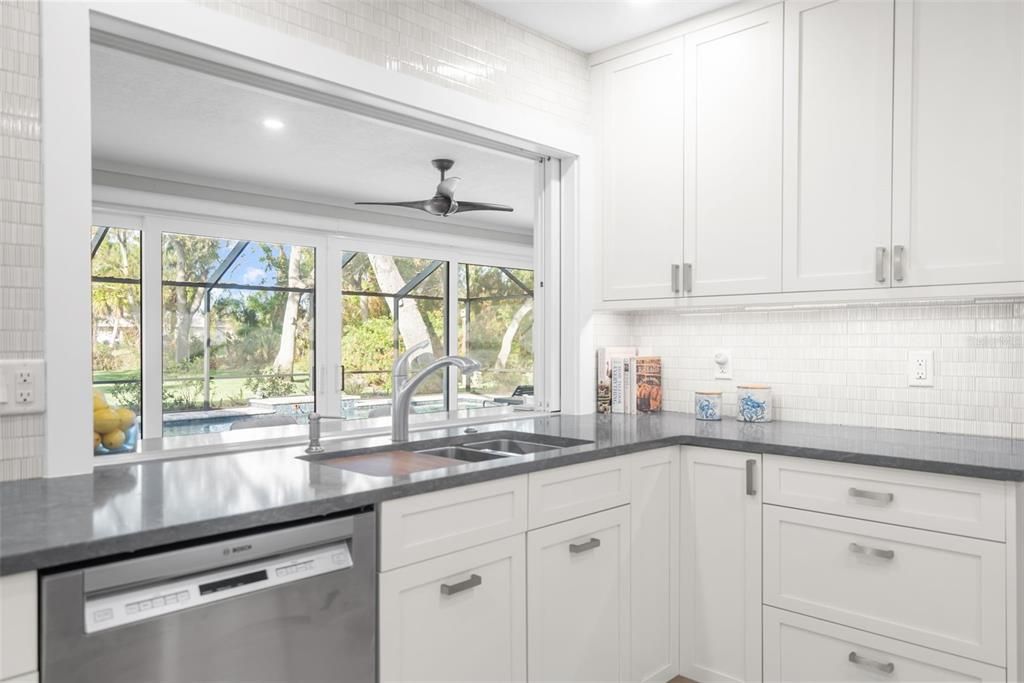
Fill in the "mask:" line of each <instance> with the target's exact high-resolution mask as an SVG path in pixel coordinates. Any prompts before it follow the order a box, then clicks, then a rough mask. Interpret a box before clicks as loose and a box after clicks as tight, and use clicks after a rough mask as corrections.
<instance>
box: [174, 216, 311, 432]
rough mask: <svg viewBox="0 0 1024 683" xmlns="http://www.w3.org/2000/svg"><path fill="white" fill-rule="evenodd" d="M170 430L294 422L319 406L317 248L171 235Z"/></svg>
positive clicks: (186, 430)
mask: <svg viewBox="0 0 1024 683" xmlns="http://www.w3.org/2000/svg"><path fill="white" fill-rule="evenodd" d="M161 244H162V269H163V273H162V302H163V305H162V308H163V310H162V311H161V316H162V328H163V353H162V358H163V386H162V402H163V413H164V417H163V422H164V424H163V434H164V436H176V435H182V434H196V433H203V432H216V431H224V430H227V429H239V428H243V427H249V426H272V425H274V424H295V423H297V422H299V421H300V418H301V417H302V416H303V415H305V414H306V413H309V412H310V411H312V409H313V396H314V391H315V387H314V381H313V378H314V376H315V373H314V372H313V370H314V360H313V359H314V354H313V340H314V290H315V276H314V270H315V250H314V249H312V248H310V247H301V246H295V245H289V244H274V243H269V242H256V241H247V240H233V239H217V238H211V237H203V236H197V235H184V234H175V233H164V234H163V235H162V243H161Z"/></svg>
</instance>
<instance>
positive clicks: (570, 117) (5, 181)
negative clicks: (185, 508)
mask: <svg viewBox="0 0 1024 683" xmlns="http://www.w3.org/2000/svg"><path fill="white" fill-rule="evenodd" d="M201 4H203V5H204V6H207V7H212V8H214V9H217V10H220V11H223V12H225V13H228V14H231V15H233V16H235V17H238V18H241V19H244V20H249V21H253V22H255V23H259V24H261V25H263V26H265V27H269V28H271V29H274V30H277V31H280V32H281V33H284V34H287V35H289V36H291V37H298V38H301V39H305V40H308V41H310V42H314V43H317V44H319V45H321V46H327V47H329V48H332V49H335V50H337V51H338V52H339V53H342V54H345V55H348V56H351V57H356V58H359V59H363V60H367V61H369V62H371V63H373V64H377V65H379V66H380V67H382V68H384V69H388V70H391V71H397V72H402V73H406V74H410V75H413V76H416V77H418V78H421V79H424V80H427V81H430V82H432V83H434V84H439V85H442V86H445V87H448V88H450V89H452V90H454V91H459V92H462V93H465V94H469V95H473V96H476V97H478V98H480V99H482V100H486V101H488V102H492V103H510V104H516V105H519V106H523V107H527V108H529V109H532V110H534V111H536V112H538V113H540V114H543V115H545V116H548V117H554V118H555V119H557V120H559V121H562V122H564V124H565V125H566V126H567V127H581V126H583V125H585V123H586V121H587V119H588V115H589V108H590V104H589V69H588V67H587V63H586V58H585V56H584V55H583V54H581V53H579V52H576V51H575V50H572V49H569V48H567V47H565V46H562V45H560V44H557V43H554V42H552V41H550V40H546V39H544V38H542V37H541V36H539V35H537V34H535V33H532V32H530V31H528V30H526V29H524V28H522V27H519V26H517V25H515V24H512V23H510V22H508V21H506V20H505V19H503V18H501V17H498V16H497V15H494V14H492V13H490V12H487V11H485V10H483V9H481V8H479V7H477V6H476V5H472V4H470V3H468V2H465V1H464V0H418V1H417V2H390V1H389V2H381V1H378V0H354V1H351V0H330V1H328V2H304V1H291V2H285V1H284V0H267V1H265V2H258V3H257V2H246V1H244V0H241V1H239V2H202V3H201ZM0 45H2V46H3V49H2V50H0V78H2V88H0V89H2V90H3V97H2V98H0V136H2V147H0V200H2V201H3V214H2V216H0V358H21V357H40V356H42V355H43V352H44V346H43V332H44V330H43V304H42V301H43V289H42V288H43V262H42V251H43V250H42V242H43V239H42V216H41V213H42V204H41V201H42V200H41V195H42V183H41V169H40V144H41V131H40V116H39V114H40V105H41V102H40V77H39V72H40V63H39V2H38V1H37V0H4V2H2V3H0ZM86 227H87V226H83V228H82V229H83V230H85V229H86ZM84 235H87V233H85V232H83V236H84ZM83 239H85V240H87V237H83ZM84 244H87V241H86V242H83V245H84ZM72 284H73V283H69V286H72ZM79 286H81V287H88V283H86V282H83V283H80V285H79ZM44 424H45V422H44V417H43V416H31V417H18V418H12V417H3V418H0V481H2V480H8V479H20V478H27V477H35V476H40V474H41V473H42V459H43V454H44V448H45V439H44V433H45V432H44Z"/></svg>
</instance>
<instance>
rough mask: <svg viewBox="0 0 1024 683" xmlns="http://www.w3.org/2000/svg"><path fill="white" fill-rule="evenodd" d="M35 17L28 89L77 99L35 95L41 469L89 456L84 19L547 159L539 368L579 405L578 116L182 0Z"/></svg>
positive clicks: (585, 289) (584, 180)
mask: <svg viewBox="0 0 1024 683" xmlns="http://www.w3.org/2000/svg"><path fill="white" fill-rule="evenodd" d="M40 24H41V31H40V33H41V44H40V54H41V60H40V61H41V97H42V99H43V100H44V101H46V102H50V103H54V102H56V103H58V105H59V103H61V102H64V103H68V102H77V103H85V104H86V106H85V108H84V109H83V108H82V107H71V106H47V107H44V108H43V110H42V128H43V129H44V130H45V131H46V136H45V140H44V144H43V146H42V173H43V190H44V191H43V200H42V202H43V207H42V208H43V211H42V213H43V252H44V259H45V262H46V268H45V269H44V274H43V287H44V326H45V330H46V332H45V348H46V352H45V353H46V356H45V357H46V361H47V365H48V367H47V384H48V388H49V389H50V391H48V392H47V393H48V395H49V405H48V406H47V412H46V416H45V424H46V435H47V443H46V450H45V453H44V454H43V472H44V476H47V477H52V476H63V475H70V474H81V473H87V472H90V471H91V470H92V468H93V467H94V466H96V465H97V464H98V463H97V462H96V461H97V459H96V458H94V457H93V456H92V454H91V452H90V450H89V449H88V448H83V447H82V444H83V443H88V440H89V433H90V432H91V431H92V425H91V413H90V409H89V406H90V405H91V396H90V395H91V391H90V387H91V362H90V356H91V349H92V344H91V339H90V334H89V329H90V326H89V319H90V317H91V303H90V294H89V289H90V288H88V287H81V286H72V285H73V283H75V282H87V281H89V279H90V275H91V271H90V263H89V258H88V252H87V251H85V250H83V249H82V248H81V240H82V237H81V236H82V234H84V233H83V231H84V230H85V229H86V228H87V226H88V225H89V224H90V222H91V220H92V213H93V209H94V196H93V188H92V176H93V173H92V163H91V160H92V139H91V121H90V117H89V107H88V102H89V101H90V99H91V83H90V39H91V35H92V31H93V30H99V31H102V32H105V33H106V34H108V35H111V36H114V37H115V38H116V39H118V40H131V41H137V42H138V43H140V44H145V45H147V46H149V47H150V48H152V49H154V50H160V49H168V50H174V51H176V52H179V53H182V54H185V55H187V56H188V57H190V58H194V59H199V60H204V61H206V62H207V63H208V64H211V65H213V66H214V67H216V68H221V67H225V68H235V69H241V70H243V71H245V72H247V73H252V74H255V75H256V77H257V78H265V79H274V80H276V81H278V82H283V83H286V84H288V86H289V87H298V88H305V89H308V90H310V91H314V92H316V93H317V94H318V95H322V96H323V97H327V98H334V99H336V100H338V101H344V102H348V103H351V104H352V106H353V107H354V108H360V107H361V108H363V109H364V110H366V109H374V110H376V111H379V112H383V115H384V117H385V118H389V119H390V120H393V121H403V122H406V123H414V124H415V125H417V126H421V127H423V128H425V129H430V130H433V131H434V132H440V133H442V134H447V135H451V136H452V137H456V138H459V139H463V140H467V141H474V142H477V143H483V144H486V145H491V144H493V145H494V146H495V147H496V148H504V149H506V150H509V149H512V150H523V151H528V152H530V153H536V154H537V155H538V157H544V156H551V157H552V158H553V159H559V160H561V162H562V163H561V184H560V188H559V200H560V201H559V202H558V203H559V204H560V205H561V208H560V211H558V212H557V215H558V219H559V222H558V223H556V224H554V225H550V226H548V227H549V228H550V229H552V230H555V232H557V233H558V234H557V235H550V236H548V237H547V238H546V241H547V240H551V241H555V242H558V243H559V244H562V245H564V249H562V250H561V254H560V257H559V258H558V259H557V260H555V259H553V258H552V256H551V254H550V250H549V251H548V252H547V253H546V254H545V255H544V258H543V259H542V260H539V261H537V263H536V265H535V268H537V269H538V273H539V277H540V278H542V279H543V280H544V281H545V282H546V283H553V282H555V281H559V282H560V283H561V287H560V289H562V291H563V296H564V297H565V298H564V300H562V301H556V302H551V304H552V305H551V306H550V307H549V308H548V310H547V311H546V313H545V319H546V321H548V322H550V321H552V320H554V321H556V322H557V327H556V328H555V329H558V330H560V334H559V337H560V338H561V339H563V340H566V342H567V344H563V345H562V349H561V360H562V363H561V367H560V368H558V369H557V370H554V369H551V368H550V367H549V368H548V369H547V370H546V371H545V375H546V376H556V375H557V377H558V381H559V382H560V383H561V385H560V392H561V394H562V395H561V396H560V400H561V405H563V406H567V407H568V408H569V410H570V411H574V412H589V410H588V408H587V406H588V405H589V404H590V403H592V401H591V400H590V398H591V394H592V389H591V390H590V393H588V386H590V385H592V384H593V380H592V377H591V375H592V374H593V373H592V372H587V371H586V370H585V368H586V367H589V366H592V354H591V353H590V346H591V345H590V341H589V332H588V325H589V323H588V318H589V315H590V311H591V310H592V308H593V301H592V298H590V297H589V296H588V295H589V293H590V291H589V285H588V284H587V283H588V280H589V278H590V269H589V267H588V265H587V259H586V255H587V254H589V253H590V251H591V250H592V247H593V245H592V242H593V240H592V238H591V236H590V235H589V232H587V231H582V230H581V229H580V226H581V225H585V224H586V222H587V220H588V219H589V218H591V217H592V216H591V214H593V207H592V206H591V205H590V200H589V199H588V198H587V197H585V196H583V195H582V194H581V188H588V187H591V186H592V185H593V180H594V176H593V173H591V172H590V171H588V170H587V169H589V168H591V167H592V166H593V164H592V163H590V162H591V161H592V159H593V157H594V154H593V143H592V140H591V138H590V135H589V133H588V132H587V131H586V130H584V129H583V128H582V127H579V126H572V125H568V124H566V123H565V122H563V121H559V120H557V119H554V118H551V117H549V116H547V115H545V114H543V113H540V112H538V111H536V110H530V109H526V108H523V107H517V106H515V105H509V104H507V103H500V104H499V103H495V102H489V101H485V100H483V99H481V98H476V97H473V96H470V95H466V94H463V93H459V92H457V91H454V90H452V89H450V88H445V87H442V86H438V85H434V84H431V83H428V82H426V81H424V80H420V79H417V78H414V77H410V76H407V75H405V74H400V73H396V72H389V71H387V70H384V69H381V68H380V67H378V66H376V65H373V64H370V63H368V62H365V61H362V60H360V59H357V58H354V57H348V56H346V55H343V54H341V53H339V52H338V51H336V50H333V49H331V48H329V47H326V46H323V45H317V44H315V43H312V42H310V41H306V40H303V39H301V38H297V37H294V36H289V35H286V34H284V33H281V32H277V31H273V30H270V29H267V28H264V27H262V26H259V25H257V24H253V23H251V22H248V21H245V20H243V19H239V18H236V17H232V16H230V15H228V14H226V13H223V12H218V11H216V10H212V9H209V8H206V7H202V6H201V5H198V4H194V3H107V2H103V1H101V0H83V1H82V2H78V3H42V5H41V6H40ZM582 160H586V162H587V163H586V164H583V163H582ZM581 172H582V173H581ZM552 213H553V214H554V213H555V212H552ZM555 225H557V229H555ZM341 232H345V231H344V230H342V231H341ZM540 268H544V269H546V272H541V271H540V270H539V269H540ZM558 308H561V309H562V310H564V311H565V313H566V315H565V316H564V317H560V316H559V315H558V312H557V311H556V310H553V309H558ZM547 353H548V354H551V353H553V351H548V352H547ZM546 355H547V354H546ZM545 360H546V361H547V360H550V358H546V359H545ZM556 365H557V363H556ZM588 378H589V379H588ZM549 407H550V408H551V409H556V408H554V407H552V406H550V405H549ZM108 457H109V456H108ZM104 462H107V461H106V460H104Z"/></svg>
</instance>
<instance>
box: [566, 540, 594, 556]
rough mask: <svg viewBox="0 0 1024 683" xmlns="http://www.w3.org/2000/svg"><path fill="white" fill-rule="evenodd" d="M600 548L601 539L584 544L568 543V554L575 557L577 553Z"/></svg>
mask: <svg viewBox="0 0 1024 683" xmlns="http://www.w3.org/2000/svg"><path fill="white" fill-rule="evenodd" d="M600 546H601V539H600V538H592V539H590V540H589V541H587V542H586V543H570V544H569V552H570V553H572V554H573V555H576V554H578V553H585V552H587V551H588V550H593V549H594V548H599V547H600Z"/></svg>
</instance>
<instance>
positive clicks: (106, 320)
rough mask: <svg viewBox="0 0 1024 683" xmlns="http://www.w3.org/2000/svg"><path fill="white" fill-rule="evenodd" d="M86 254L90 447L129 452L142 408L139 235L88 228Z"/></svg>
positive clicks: (132, 446) (131, 448)
mask: <svg viewBox="0 0 1024 683" xmlns="http://www.w3.org/2000/svg"><path fill="white" fill-rule="evenodd" d="M91 253H92V383H93V413H94V415H93V418H94V419H93V424H94V431H95V434H94V440H93V448H94V450H95V451H96V452H97V453H110V452H120V451H126V450H133V449H134V447H135V442H136V440H137V437H138V426H137V425H136V421H135V419H134V416H135V415H139V413H140V412H141V409H142V240H141V233H140V232H139V231H138V230H131V229H126V228H117V227H109V226H93V228H92V241H91ZM118 408H121V409H123V410H121V411H120V412H118V410H117V409H118ZM111 411H112V412H111Z"/></svg>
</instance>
